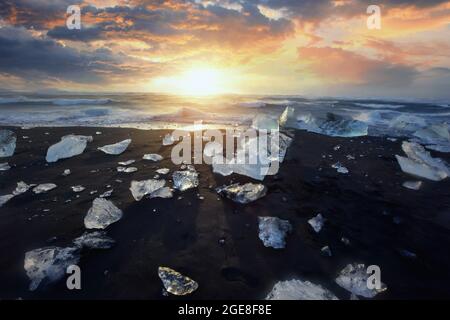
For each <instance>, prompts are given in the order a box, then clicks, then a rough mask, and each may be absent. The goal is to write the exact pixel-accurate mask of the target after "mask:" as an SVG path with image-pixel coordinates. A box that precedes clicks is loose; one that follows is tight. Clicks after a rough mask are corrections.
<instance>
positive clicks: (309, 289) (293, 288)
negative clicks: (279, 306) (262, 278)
mask: <svg viewBox="0 0 450 320" xmlns="http://www.w3.org/2000/svg"><path fill="white" fill-rule="evenodd" d="M266 300H339V299H338V298H337V297H336V296H335V295H334V294H333V293H332V292H331V291H329V290H327V289H325V288H324V287H322V286H321V285H318V284H314V283H311V282H309V281H304V280H300V279H293V280H288V281H279V282H277V283H276V284H275V285H274V287H273V289H272V291H271V292H270V293H269V294H268V295H267V297H266Z"/></svg>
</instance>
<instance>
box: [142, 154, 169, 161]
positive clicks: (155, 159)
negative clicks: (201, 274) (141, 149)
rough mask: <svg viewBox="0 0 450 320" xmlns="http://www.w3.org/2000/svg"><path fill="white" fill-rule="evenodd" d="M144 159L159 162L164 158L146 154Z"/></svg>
mask: <svg viewBox="0 0 450 320" xmlns="http://www.w3.org/2000/svg"><path fill="white" fill-rule="evenodd" d="M142 159H144V160H150V161H154V162H157V161H161V160H162V159H164V158H163V156H161V155H159V154H157V153H149V154H144V156H143V157H142Z"/></svg>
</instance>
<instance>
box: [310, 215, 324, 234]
mask: <svg viewBox="0 0 450 320" xmlns="http://www.w3.org/2000/svg"><path fill="white" fill-rule="evenodd" d="M308 223H309V224H310V225H311V227H312V228H313V229H314V231H315V232H317V233H318V232H320V230H322V227H323V224H324V223H325V218H324V217H322V214H320V213H319V214H318V215H317V216H315V217H314V218H311V219H309V220H308Z"/></svg>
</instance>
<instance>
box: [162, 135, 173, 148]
mask: <svg viewBox="0 0 450 320" xmlns="http://www.w3.org/2000/svg"><path fill="white" fill-rule="evenodd" d="M174 142H175V139H174V138H173V136H172V134H170V133H168V134H166V135H165V136H164V138H163V141H162V144H163V146H170V145H172V144H173V143H174Z"/></svg>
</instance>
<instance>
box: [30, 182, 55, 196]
mask: <svg viewBox="0 0 450 320" xmlns="http://www.w3.org/2000/svg"><path fill="white" fill-rule="evenodd" d="M56 187H57V185H56V184H54V183H42V184H39V185H37V186H36V187H34V188H33V192H34V193H36V194H40V193H45V192H48V191H50V190H53V189H55V188H56Z"/></svg>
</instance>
